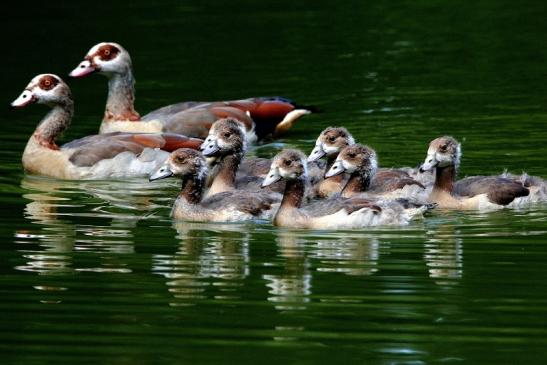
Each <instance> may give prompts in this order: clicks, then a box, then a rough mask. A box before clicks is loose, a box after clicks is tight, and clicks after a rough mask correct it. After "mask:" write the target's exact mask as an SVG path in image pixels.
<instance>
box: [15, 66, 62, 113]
mask: <svg viewBox="0 0 547 365" xmlns="http://www.w3.org/2000/svg"><path fill="white" fill-rule="evenodd" d="M71 102H72V94H71V93H70V88H69V87H68V85H67V84H65V83H64V81H63V80H62V79H61V78H60V77H59V76H57V75H53V74H41V75H38V76H36V77H34V78H33V79H32V80H31V81H30V83H29V84H28V85H27V87H26V88H25V90H23V92H22V93H21V95H19V97H18V98H17V99H15V100H14V101H13V102H12V103H11V107H12V108H23V107H25V106H27V105H29V104H33V103H37V104H45V105H48V106H50V107H54V106H56V105H66V104H67V103H71Z"/></svg>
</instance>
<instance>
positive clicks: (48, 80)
mask: <svg viewBox="0 0 547 365" xmlns="http://www.w3.org/2000/svg"><path fill="white" fill-rule="evenodd" d="M58 83H59V80H57V79H56V78H55V77H53V76H50V75H46V76H44V77H42V78H41V79H40V82H39V83H38V86H39V87H40V89H42V90H46V91H47V90H51V89H53V88H54V87H55V86H57V84H58Z"/></svg>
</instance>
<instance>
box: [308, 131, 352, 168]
mask: <svg viewBox="0 0 547 365" xmlns="http://www.w3.org/2000/svg"><path fill="white" fill-rule="evenodd" d="M352 144H355V140H354V139H353V136H352V135H351V134H350V133H349V132H348V130H347V129H346V128H342V127H328V128H327V129H325V130H324V131H323V132H321V134H320V135H319V137H318V138H317V141H316V142H315V147H314V149H313V151H311V153H310V155H309V156H308V161H309V162H312V161H317V160H319V159H320V158H322V157H323V156H328V157H331V156H336V155H337V154H338V153H339V152H340V151H341V150H342V148H344V147H346V146H351V145H352Z"/></svg>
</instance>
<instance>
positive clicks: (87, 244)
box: [14, 176, 154, 290]
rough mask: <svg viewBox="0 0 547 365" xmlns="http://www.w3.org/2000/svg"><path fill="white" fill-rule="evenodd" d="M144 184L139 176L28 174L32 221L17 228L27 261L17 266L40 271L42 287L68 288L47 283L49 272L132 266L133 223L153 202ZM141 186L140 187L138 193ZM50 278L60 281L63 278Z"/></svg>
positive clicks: (114, 269)
mask: <svg viewBox="0 0 547 365" xmlns="http://www.w3.org/2000/svg"><path fill="white" fill-rule="evenodd" d="M137 185H138V186H141V187H140V188H138V187H137ZM142 185H143V182H142V181H140V180H139V181H133V182H128V181H108V182H106V181H67V180H57V179H51V178H44V177H36V176H25V177H24V178H23V179H22V181H21V187H22V189H23V190H25V192H24V193H23V198H24V199H26V200H28V203H27V204H26V207H25V211H24V214H25V218H26V219H27V220H28V221H29V222H30V224H27V225H25V227H24V228H17V229H16V230H15V233H14V235H15V242H16V243H17V244H19V245H20V247H21V248H20V252H21V255H22V258H23V261H24V262H23V263H22V264H18V265H16V266H15V269H16V270H22V271H30V272H35V273H38V274H40V276H39V277H37V278H39V280H37V285H35V286H34V287H35V288H36V289H38V290H66V287H63V286H59V285H57V286H54V285H49V284H48V285H44V281H47V277H48V276H57V277H58V276H60V275H66V274H73V273H75V272H83V271H92V272H108V273H112V272H114V273H129V272H131V269H130V268H129V267H128V264H127V263H126V262H125V260H124V257H127V256H126V255H125V254H127V253H133V252H134V239H133V232H132V229H133V228H134V227H135V226H136V223H137V222H138V221H139V220H140V219H143V218H146V217H147V212H146V211H145V212H142V210H143V209H146V207H147V205H150V206H151V207H153V205H151V200H150V198H148V196H149V195H146V194H144V193H142ZM137 188H138V189H140V190H141V193H140V195H139V194H137V195H136V196H135V195H134V194H133V190H137ZM145 191H146V187H145ZM148 193H150V191H148ZM144 195H146V196H145V197H143V196H144ZM150 195H151V196H154V194H150ZM87 222H89V223H87ZM101 223H103V224H102V225H101ZM36 244H37V246H36ZM51 281H52V282H56V283H59V282H60V280H59V279H58V278H57V279H55V280H54V279H51Z"/></svg>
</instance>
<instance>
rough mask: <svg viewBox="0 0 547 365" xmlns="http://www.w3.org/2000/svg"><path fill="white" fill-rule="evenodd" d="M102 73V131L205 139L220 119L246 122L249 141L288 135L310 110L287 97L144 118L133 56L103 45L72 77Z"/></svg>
mask: <svg viewBox="0 0 547 365" xmlns="http://www.w3.org/2000/svg"><path fill="white" fill-rule="evenodd" d="M94 72H97V73H100V74H102V75H105V76H106V77H107V78H108V80H109V81H108V99H107V101H106V108H105V114H104V119H103V122H102V124H101V128H100V133H108V132H153V133H159V132H171V133H179V134H184V135H187V136H191V137H198V138H205V137H206V136H207V132H208V130H209V128H210V127H211V125H212V124H213V123H214V122H215V121H216V120H217V119H220V118H226V117H233V118H237V119H238V120H240V121H241V122H242V123H243V124H244V125H245V129H246V132H247V134H248V136H249V141H250V142H254V140H256V139H257V138H258V139H263V138H265V137H268V136H273V137H275V136H279V135H282V134H284V133H285V132H287V130H289V129H290V128H291V127H292V125H293V124H294V123H295V122H296V120H298V119H299V118H300V117H301V116H303V115H305V114H309V113H310V110H308V109H306V108H300V107H298V106H297V105H296V104H294V103H293V102H292V101H290V100H288V99H285V98H281V97H271V98H250V99H243V100H234V101H220V102H184V103H178V104H173V105H168V106H165V107H163V108H160V109H157V110H155V111H152V112H150V113H148V114H147V115H144V116H143V117H141V116H140V115H139V113H137V112H136V111H135V108H134V105H133V104H134V101H135V87H134V86H135V85H134V84H135V79H134V77H133V71H132V64H131V57H130V56H129V53H128V52H127V51H126V50H125V49H124V48H123V47H122V46H120V45H119V44H117V43H113V42H103V43H99V44H97V45H95V46H93V47H92V48H91V49H90V50H89V52H88V53H87V55H86V56H85V58H84V60H83V61H82V62H81V63H80V64H79V65H78V66H77V67H76V68H75V69H74V70H72V72H71V73H70V76H71V77H84V76H86V75H89V74H91V73H94Z"/></svg>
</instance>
